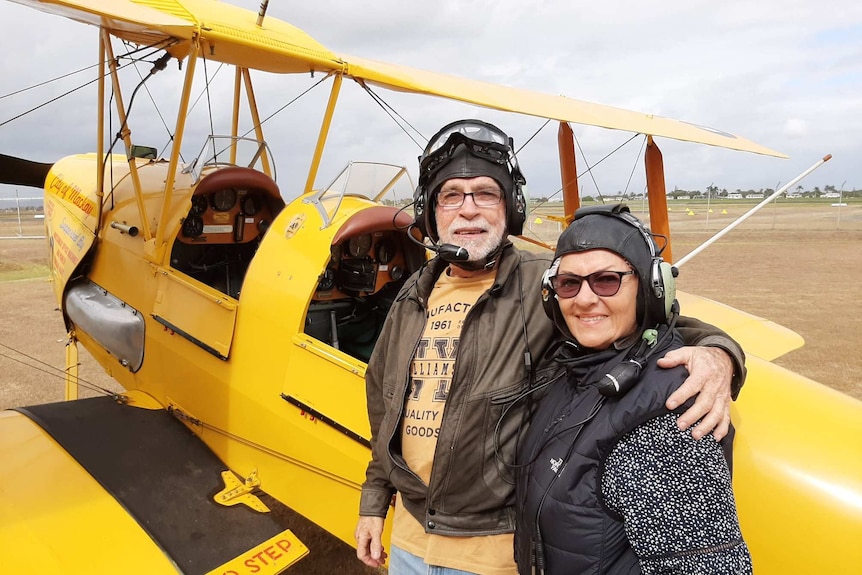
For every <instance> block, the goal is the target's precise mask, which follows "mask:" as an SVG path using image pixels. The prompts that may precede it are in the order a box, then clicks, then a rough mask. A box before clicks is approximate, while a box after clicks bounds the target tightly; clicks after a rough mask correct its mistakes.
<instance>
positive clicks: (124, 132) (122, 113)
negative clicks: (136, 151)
mask: <svg viewBox="0 0 862 575" xmlns="http://www.w3.org/2000/svg"><path fill="white" fill-rule="evenodd" d="M102 36H103V38H104V40H103V42H104V45H105V52H106V53H107V56H108V62H110V64H109V67H110V68H111V81H112V82H113V84H114V102H115V103H116V108H117V119H118V120H119V121H120V127H121V131H120V135H121V136H122V138H123V143H124V144H125V146H126V161H127V162H128V163H129V175H130V176H131V177H132V185H133V186H134V188H135V201H136V202H137V204H138V213H140V214H141V231H143V233H144V241H145V242H146V241H149V240H150V239H152V237H153V233H152V231H151V230H150V218H149V217H148V216H147V207H146V205H144V194H143V192H142V191H141V177H140V175H139V174H138V163H137V160H136V159H135V157H134V155H133V154H132V131H131V130H129V124H128V122H129V118H128V117H127V116H126V107H125V104H124V103H123V92H122V90H121V88H120V77H119V75H118V74H117V61H116V59H115V58H114V49H113V47H112V46H111V38H110V36H109V33H108V30H107V29H106V28H102ZM99 215H100V217H101V210H100V214H99ZM98 225H101V222H99V224H98ZM159 231H161V227H160V228H159Z"/></svg>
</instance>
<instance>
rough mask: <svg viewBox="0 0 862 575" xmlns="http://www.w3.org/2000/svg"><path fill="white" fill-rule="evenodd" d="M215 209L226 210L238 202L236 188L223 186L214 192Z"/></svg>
mask: <svg viewBox="0 0 862 575" xmlns="http://www.w3.org/2000/svg"><path fill="white" fill-rule="evenodd" d="M212 202H213V209H215V210H218V211H219V212H226V211H228V210H229V209H231V208H232V207H233V206H234V204H235V203H236V190H234V189H233V188H222V189H221V190H218V191H216V192H214V193H213V197H212Z"/></svg>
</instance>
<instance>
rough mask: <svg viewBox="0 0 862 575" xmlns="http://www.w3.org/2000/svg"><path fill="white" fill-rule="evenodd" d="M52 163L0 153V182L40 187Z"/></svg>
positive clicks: (43, 184)
mask: <svg viewBox="0 0 862 575" xmlns="http://www.w3.org/2000/svg"><path fill="white" fill-rule="evenodd" d="M53 165H54V164H44V163H42V162H31V161H30V160H25V159H23V158H16V157H14V156H6V155H3V154H0V184H11V185H13V186H30V187H33V188H39V189H42V188H43V187H44V186H45V179H46V178H47V177H48V170H50V169H51V166H53Z"/></svg>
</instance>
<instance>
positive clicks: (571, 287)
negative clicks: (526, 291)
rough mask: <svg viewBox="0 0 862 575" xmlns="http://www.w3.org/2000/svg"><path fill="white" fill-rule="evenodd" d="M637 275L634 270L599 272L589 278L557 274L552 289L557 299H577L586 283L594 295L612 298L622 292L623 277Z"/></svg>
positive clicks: (552, 282) (552, 279)
mask: <svg viewBox="0 0 862 575" xmlns="http://www.w3.org/2000/svg"><path fill="white" fill-rule="evenodd" d="M633 273H635V272H634V271H632V270H629V271H627V272H615V271H607V270H603V271H599V272H593V273H591V274H590V275H588V276H578V275H575V274H557V275H555V276H553V277H552V278H551V287H553V288H554V293H556V294H557V297H561V298H563V299H568V298H572V297H575V296H576V295H578V293H580V291H581V285H582V284H583V283H584V281H586V282H587V283H588V284H590V289H591V290H593V293H594V294H596V295H597V296H601V297H610V296H613V295H617V292H618V291H620V285H621V284H622V283H623V276H628V275H632V274H633Z"/></svg>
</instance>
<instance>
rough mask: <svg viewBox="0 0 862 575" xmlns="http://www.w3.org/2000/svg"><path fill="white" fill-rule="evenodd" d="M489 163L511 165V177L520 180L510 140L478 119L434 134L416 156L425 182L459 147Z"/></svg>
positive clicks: (458, 123) (447, 127)
mask: <svg viewBox="0 0 862 575" xmlns="http://www.w3.org/2000/svg"><path fill="white" fill-rule="evenodd" d="M461 145H463V146H465V147H466V148H467V150H468V152H469V153H470V154H471V155H473V156H476V157H477V158H481V159H483V160H487V161H489V162H492V163H495V164H499V165H501V166H507V165H508V164H511V166H512V175H513V178H515V179H516V180H517V179H518V178H521V177H522V176H520V174H521V170H520V168H519V167H518V159H517V158H516V157H515V154H514V151H513V150H512V146H513V141H512V138H510V137H509V136H507V135H506V134H505V133H504V132H502V131H501V130H500V129H498V128H497V127H496V126H492V125H491V124H487V123H485V122H482V121H479V120H459V121H457V122H453V123H451V124H449V125H448V126H445V127H444V128H442V129H441V130H440V131H439V132H437V133H436V134H435V135H434V136H433V137H432V138H431V140H430V141H429V142H428V145H427V146H425V151H424V152H422V155H421V156H420V157H419V171H420V179H421V180H423V181H426V180H428V179H430V178H431V176H433V175H434V173H435V172H436V171H437V170H439V169H440V168H441V167H442V166H444V165H446V164H447V163H448V162H449V160H450V159H451V158H452V156H453V154H454V153H455V150H456V149H458V147H459V146H461Z"/></svg>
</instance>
